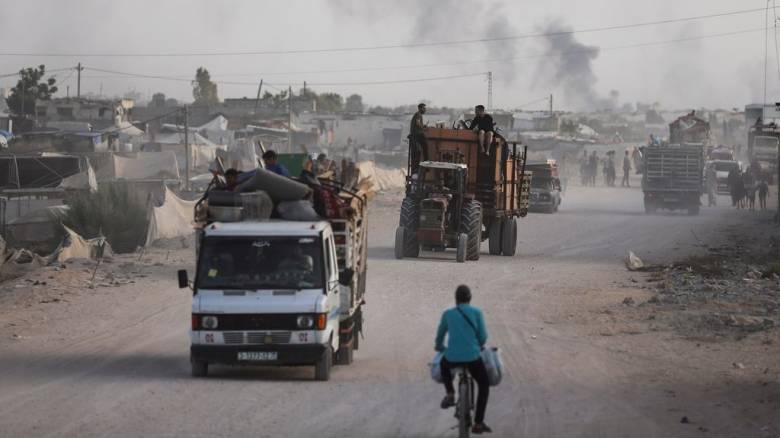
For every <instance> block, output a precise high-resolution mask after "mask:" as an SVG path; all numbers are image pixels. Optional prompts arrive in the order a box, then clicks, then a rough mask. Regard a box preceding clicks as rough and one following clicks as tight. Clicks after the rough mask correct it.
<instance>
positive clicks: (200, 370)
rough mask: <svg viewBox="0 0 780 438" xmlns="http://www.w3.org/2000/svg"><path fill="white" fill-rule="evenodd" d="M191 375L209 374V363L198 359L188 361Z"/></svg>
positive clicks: (202, 375) (201, 375) (204, 375)
mask: <svg viewBox="0 0 780 438" xmlns="http://www.w3.org/2000/svg"><path fill="white" fill-rule="evenodd" d="M190 367H191V371H192V377H206V376H208V375H209V364H208V363H206V362H202V361H199V360H193V361H192V362H190Z"/></svg>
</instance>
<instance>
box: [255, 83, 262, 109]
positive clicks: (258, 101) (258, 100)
mask: <svg viewBox="0 0 780 438" xmlns="http://www.w3.org/2000/svg"><path fill="white" fill-rule="evenodd" d="M262 89H263V80H262V79H260V85H258V86H257V99H255V114H257V106H258V105H260V90H262Z"/></svg>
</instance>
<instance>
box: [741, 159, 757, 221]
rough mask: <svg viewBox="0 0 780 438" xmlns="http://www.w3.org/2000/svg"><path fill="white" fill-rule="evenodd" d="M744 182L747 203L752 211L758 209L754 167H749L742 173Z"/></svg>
mask: <svg viewBox="0 0 780 438" xmlns="http://www.w3.org/2000/svg"><path fill="white" fill-rule="evenodd" d="M742 182H743V185H744V188H745V191H744V194H745V204H746V207H747V208H749V209H750V210H751V211H752V210H755V209H756V179H755V178H754V177H753V168H752V167H748V170H747V171H746V172H745V173H744V174H743V175H742Z"/></svg>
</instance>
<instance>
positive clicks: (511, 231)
mask: <svg viewBox="0 0 780 438" xmlns="http://www.w3.org/2000/svg"><path fill="white" fill-rule="evenodd" d="M501 236H502V239H501V253H502V254H503V255H505V256H507V257H512V256H514V255H515V253H516V252H517V219H515V218H508V219H507V220H505V221H504V226H503V230H502V232H501Z"/></svg>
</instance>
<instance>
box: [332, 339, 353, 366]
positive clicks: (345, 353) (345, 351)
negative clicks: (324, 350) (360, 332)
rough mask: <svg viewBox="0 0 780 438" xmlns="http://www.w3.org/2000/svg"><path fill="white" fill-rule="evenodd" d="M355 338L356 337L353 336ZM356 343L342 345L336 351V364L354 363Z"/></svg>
mask: <svg viewBox="0 0 780 438" xmlns="http://www.w3.org/2000/svg"><path fill="white" fill-rule="evenodd" d="M352 339H353V340H354V339H355V338H352ZM353 342H354V341H353ZM353 352H354V344H353V345H350V346H346V345H344V346H341V347H339V351H337V352H336V365H349V364H351V363H352V358H353V356H354V354H353Z"/></svg>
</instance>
